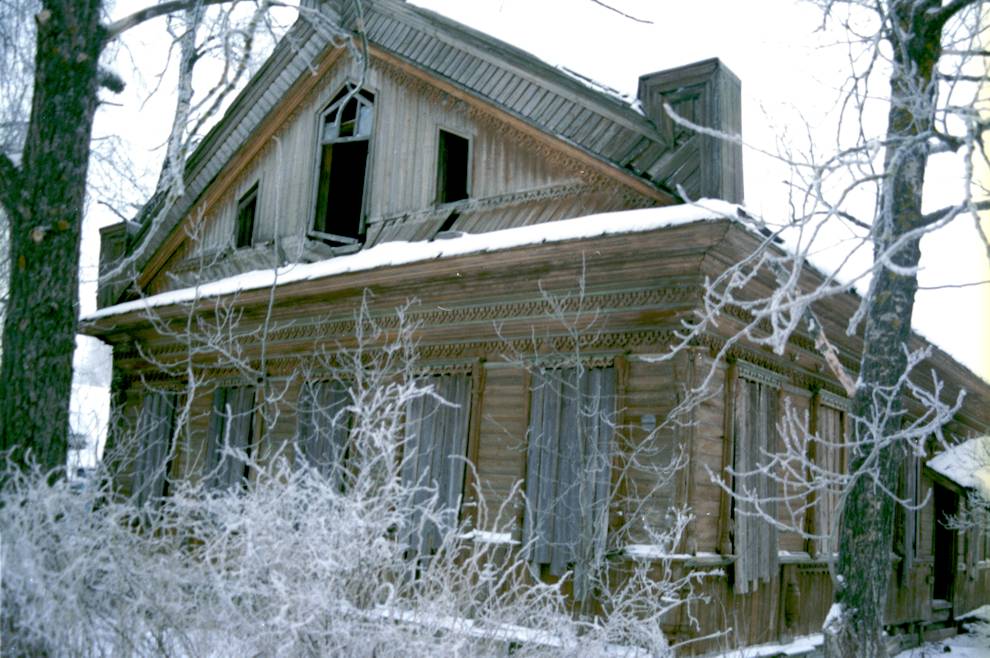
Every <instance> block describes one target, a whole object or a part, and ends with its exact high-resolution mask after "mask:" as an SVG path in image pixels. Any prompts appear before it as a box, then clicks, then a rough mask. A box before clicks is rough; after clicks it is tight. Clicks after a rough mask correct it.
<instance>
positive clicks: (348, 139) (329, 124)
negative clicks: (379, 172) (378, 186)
mask: <svg viewBox="0 0 990 658" xmlns="http://www.w3.org/2000/svg"><path fill="white" fill-rule="evenodd" d="M373 123H374V95H372V94H371V93H369V92H367V91H364V90H361V91H357V92H355V91H354V88H353V87H352V86H350V85H348V86H347V87H346V88H345V89H344V90H343V91H341V92H340V93H339V94H337V96H336V97H335V98H334V100H333V102H332V103H331V104H330V107H328V108H327V110H326V111H325V112H324V113H323V116H322V118H321V121H320V169H319V178H318V181H317V194H316V217H315V220H314V223H313V235H315V236H316V237H319V238H321V239H323V240H325V241H327V242H330V243H331V244H336V245H359V244H361V243H362V242H363V240H364V197H365V179H366V178H367V168H368V150H369V144H370V141H371V127H372V125H373Z"/></svg>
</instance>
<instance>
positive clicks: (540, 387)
mask: <svg viewBox="0 0 990 658" xmlns="http://www.w3.org/2000/svg"><path fill="white" fill-rule="evenodd" d="M570 371H573V372H574V376H575V380H574V381H573V383H572V382H571V379H570V378H571V376H572V375H571V374H569V373H570ZM594 371H600V372H602V373H605V374H604V375H603V376H601V381H600V382H599V384H600V388H599V389H598V395H597V396H594V397H595V398H597V400H596V401H592V402H590V406H588V405H589V403H588V402H586V401H585V399H584V396H583V393H584V386H585V385H586V384H585V381H583V378H584V377H586V376H588V375H590V373H592V372H594ZM547 372H557V373H561V374H558V375H556V376H554V377H547V376H546V375H545V373H547ZM530 375H531V376H530V378H529V379H530V387H529V389H530V390H529V402H528V406H529V417H528V419H527V446H526V505H525V510H524V519H523V544H524V545H525V546H527V550H528V551H529V554H528V556H527V561H528V562H529V563H530V566H531V568H532V569H533V570H534V572H536V573H541V572H543V571H546V572H547V573H549V575H551V576H560V575H563V573H565V572H566V571H567V570H573V571H574V578H573V587H574V590H573V591H574V596H575V597H576V598H577V599H578V600H583V599H584V598H585V596H586V595H587V594H588V593H589V589H590V588H589V587H588V576H589V575H590V574H589V568H594V567H595V566H596V564H597V561H595V562H593V563H591V564H589V563H587V562H586V560H585V561H582V556H584V557H587V550H586V549H589V548H590V549H591V550H593V551H594V552H595V554H596V556H597V557H599V558H602V559H603V558H604V554H605V550H606V547H607V542H608V536H609V530H610V527H609V525H610V524H609V520H610V506H609V498H610V496H611V494H612V479H613V472H612V471H613V458H614V456H615V452H616V448H617V441H618V438H617V436H616V426H617V424H618V422H619V409H618V408H617V407H618V389H619V375H618V369H617V368H616V367H615V365H614V364H607V365H590V364H580V365H567V366H561V367H551V366H548V367H546V368H536V369H534V370H533V371H532V372H531V373H530ZM564 386H572V390H574V391H575V393H574V395H575V396H576V397H575V398H574V399H572V400H568V398H567V397H566V396H565V393H564V392H563V387H564ZM547 391H551V393H552V395H553V398H554V399H555V401H548V400H549V398H548V397H547ZM606 400H608V401H606ZM603 402H604V404H603ZM568 403H570V404H571V405H577V410H578V411H579V413H578V415H577V416H576V418H577V419H578V421H577V422H574V423H573V425H572V426H570V427H568V426H567V425H566V424H565V423H566V422H567V420H568V418H569V416H568V415H567V414H566V413H565V408H566V406H567V405H568ZM548 405H551V406H553V407H555V408H556V415H557V420H556V421H555V422H554V425H555V427H556V433H555V434H556V435H555V436H554V437H552V438H550V439H549V440H548V439H545V438H544V432H545V431H546V430H547V429H548V425H547V413H546V412H547V410H548ZM584 409H589V410H590V409H593V410H594V412H593V413H588V412H585V411H583V410H584ZM581 418H585V419H588V420H590V419H592V418H595V419H596V420H595V421H593V424H594V426H595V427H593V428H590V429H591V431H593V432H594V433H595V436H596V437H597V438H596V439H594V440H593V442H594V443H595V446H594V449H595V450H596V454H595V455H592V458H600V459H601V460H602V465H601V467H600V470H599V471H598V472H594V473H590V471H589V470H588V469H585V473H584V474H585V476H586V477H591V478H593V480H592V481H591V482H590V486H591V496H592V500H591V501H590V503H589V506H590V507H593V508H594V509H592V510H591V518H590V522H591V523H592V524H598V525H592V526H591V527H590V528H587V527H586V524H585V521H586V520H587V519H586V518H584V517H583V516H582V511H583V506H582V505H580V504H579V505H578V507H577V508H574V509H571V510H565V511H566V512H568V513H569V515H568V518H567V519H563V517H562V516H561V514H560V511H559V506H560V505H562V504H565V503H564V502H563V501H564V497H565V496H568V497H569V496H572V495H573V492H572V491H569V489H571V488H572V486H573V485H572V486H571V487H564V489H565V490H564V491H563V492H561V491H560V490H559V487H560V483H559V478H558V477H556V474H557V473H559V470H560V468H561V462H562V459H561V457H562V455H563V456H564V460H566V454H569V453H564V452H563V451H561V450H557V451H556V454H554V455H553V456H552V459H553V463H552V464H545V463H544V461H543V460H544V459H545V458H546V455H547V453H548V451H550V450H551V449H552V448H553V446H559V444H560V442H561V440H562V439H563V438H565V436H567V433H568V432H573V433H574V434H573V435H572V436H576V437H577V438H576V440H579V441H580V440H582V437H587V436H588V435H587V434H584V433H583V432H587V431H588V429H585V430H582V429H581V428H580V426H579V425H580V424H581V421H580V419H581ZM603 428H604V429H605V431H604V432H602V429H603ZM537 432H539V433H537ZM602 442H604V450H605V452H604V453H601V452H598V451H599V450H600V449H601V448H602V445H601V443H602ZM534 452H535V454H534ZM581 461H582V462H583V458H582V459H581ZM576 467H581V468H583V467H584V464H583V463H582V464H576ZM547 470H550V471H552V472H553V473H554V477H553V478H552V479H551V480H550V481H548V479H547V478H546V477H544V475H545V473H546V471H547ZM589 473H590V474H589ZM575 484H578V483H575ZM534 487H536V488H535V489H534ZM587 491H588V487H587V486H583V487H580V488H579V489H578V491H577V499H578V500H577V502H578V503H583V502H587V501H585V500H584V498H583V496H584V495H586V492H587ZM548 495H549V502H546V503H545V501H544V499H546V498H547V496H548ZM571 507H572V508H573V507H574V506H573V505H572V506H571ZM544 514H545V515H546V518H544ZM572 517H576V520H574V519H573V518H572ZM601 517H603V518H601ZM562 519H563V520H562ZM571 526H573V527H571ZM544 528H548V530H549V531H548V534H550V535H551V537H550V538H549V539H542V538H541V534H542V532H543V529H544ZM571 531H573V532H575V533H576V537H577V538H576V540H575V543H574V544H573V545H567V544H562V543H561V542H560V541H559V535H560V533H561V532H562V533H563V534H564V535H568V534H569V533H570V532H571ZM589 538H590V541H591V545H590V546H588V544H587V540H588V539H589ZM567 553H573V554H574V558H575V559H574V560H573V561H571V560H567V559H566V558H568V557H570V556H568V555H567Z"/></svg>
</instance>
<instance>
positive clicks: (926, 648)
mask: <svg viewBox="0 0 990 658" xmlns="http://www.w3.org/2000/svg"><path fill="white" fill-rule="evenodd" d="M959 619H961V620H964V622H963V625H964V628H965V629H966V633H964V634H962V635H957V636H955V637H950V638H949V639H947V640H941V641H939V642H928V643H926V644H923V645H921V646H920V647H916V648H914V649H908V650H907V651H902V652H901V653H899V654H897V656H895V658H933V657H934V656H953V657H954V658H990V605H984V606H982V607H980V608H977V609H976V610H973V611H972V612H970V613H969V614H966V615H963V616H962V617H960V618H959Z"/></svg>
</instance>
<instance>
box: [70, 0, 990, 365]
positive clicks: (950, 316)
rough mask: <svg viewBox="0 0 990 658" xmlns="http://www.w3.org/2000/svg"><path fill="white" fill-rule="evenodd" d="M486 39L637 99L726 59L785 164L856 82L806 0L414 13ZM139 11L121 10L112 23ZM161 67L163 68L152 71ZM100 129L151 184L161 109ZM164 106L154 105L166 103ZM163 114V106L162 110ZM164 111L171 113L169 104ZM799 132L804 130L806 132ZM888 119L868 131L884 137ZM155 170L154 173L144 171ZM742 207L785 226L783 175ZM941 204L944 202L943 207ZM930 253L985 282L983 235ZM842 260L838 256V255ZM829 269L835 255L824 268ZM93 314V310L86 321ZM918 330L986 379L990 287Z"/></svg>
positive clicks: (479, 6)
mask: <svg viewBox="0 0 990 658" xmlns="http://www.w3.org/2000/svg"><path fill="white" fill-rule="evenodd" d="M413 1H414V4H417V5H420V6H422V7H426V8H428V9H431V10H433V11H436V12H438V13H441V14H444V15H446V16H449V17H451V18H453V19H455V20H458V21H461V22H463V23H466V24H468V25H470V26H472V27H474V28H476V29H478V30H481V31H483V32H486V33H488V34H491V35H493V36H495V37H497V38H500V39H503V40H505V41H508V42H510V43H512V44H513V45H516V46H518V47H521V48H523V49H525V50H527V51H529V52H532V53H533V54H535V55H537V56H538V57H540V58H541V59H544V60H546V61H547V62H549V63H551V64H557V65H561V66H566V67H567V68H569V69H572V70H574V71H577V72H578V73H581V74H583V75H585V76H588V77H590V78H593V79H595V80H597V81H599V82H601V83H604V84H606V85H608V86H610V87H613V88H615V89H617V90H619V91H621V92H625V93H627V94H629V95H631V96H634V95H635V92H636V85H637V81H638V78H639V76H640V75H642V74H645V73H649V72H652V71H658V70H661V69H666V68H671V67H675V66H680V65H683V64H688V63H691V62H694V61H697V60H700V59H706V58H709V57H719V58H721V59H722V60H723V62H725V63H726V65H727V66H728V67H729V68H730V69H732V71H733V72H735V74H736V75H737V76H739V78H740V79H741V80H742V91H743V136H744V139H745V140H746V141H747V142H748V143H751V144H753V145H755V146H757V147H759V148H762V149H766V150H769V151H776V143H777V141H778V140H779V139H781V138H787V137H790V138H793V139H796V140H797V142H798V143H799V144H800V143H801V142H802V140H803V139H804V138H805V136H806V135H807V134H808V131H809V129H808V128H807V125H810V126H812V128H811V134H812V135H813V136H814V139H815V140H816V141H818V142H819V143H820V144H822V145H827V143H828V141H829V139H830V137H832V134H833V132H834V129H829V126H830V125H831V123H830V122H834V117H835V113H834V112H833V109H834V107H835V103H836V100H837V98H838V91H837V90H838V87H839V86H840V85H841V84H842V82H843V79H844V75H845V73H844V72H845V71H846V70H847V66H846V59H845V53H846V51H845V50H844V49H843V48H841V47H836V46H834V45H830V44H834V43H836V42H837V41H838V40H839V39H840V38H841V35H840V34H834V33H833V34H829V33H825V34H823V33H816V28H818V27H819V25H820V14H819V13H818V10H817V9H816V8H815V7H813V6H811V5H809V4H807V3H803V2H798V1H797V0H751V1H749V2H741V1H739V0H691V1H689V2H683V1H675V0H611V1H610V4H611V5H612V6H615V7H617V8H620V9H622V10H623V11H625V12H627V13H629V14H631V15H634V16H636V17H639V18H642V19H646V20H650V21H652V23H651V24H642V23H637V22H634V21H632V20H630V19H627V18H623V17H621V16H619V15H617V14H615V13H613V12H611V11H608V10H607V9H605V8H602V7H600V6H598V5H596V4H595V3H593V2H591V0H413ZM143 4H144V3H143V2H137V1H133V2H132V1H131V0H122V2H120V3H119V6H118V9H117V10H115V11H114V12H113V15H114V16H119V15H123V14H124V13H127V12H128V11H130V10H132V8H134V7H140V6H142V5H143ZM164 36H165V33H164V31H163V30H162V25H161V24H160V23H158V24H152V25H148V26H146V28H144V29H142V30H140V31H135V33H134V34H133V35H131V36H130V37H129V43H130V50H129V51H127V52H123V53H122V55H121V58H119V59H118V62H119V64H120V67H121V69H122V70H121V73H123V74H124V77H125V79H129V77H130V74H129V69H128V68H127V67H128V66H130V65H129V63H128V62H129V61H130V59H140V60H142V62H143V61H147V59H145V58H148V59H151V60H152V63H151V64H146V63H142V64H141V68H143V69H144V70H146V71H148V70H155V71H157V70H159V69H160V68H161V67H162V66H163V59H164V52H165V49H166V48H167V42H163V39H164ZM154 53H157V55H158V57H159V61H154V55H153V54H154ZM153 84H154V83H153V81H145V82H143V83H131V89H130V90H129V94H128V97H133V98H138V97H140V96H141V95H142V94H144V93H146V92H147V91H148V89H150V88H151V87H152V86H153ZM118 100H120V101H121V102H122V103H123V104H124V107H108V108H105V109H104V110H103V111H101V113H100V116H98V120H97V126H96V133H97V135H100V134H104V135H105V134H124V135H126V136H127V137H128V138H129V139H131V140H132V141H134V142H135V143H136V144H137V145H138V146H137V151H136V153H137V155H135V156H134V157H135V162H134V163H133V164H132V165H131V166H132V167H136V168H140V167H142V166H144V167H147V168H148V170H149V171H151V172H156V171H157V167H158V162H160V160H161V155H160V153H161V151H160V149H158V150H153V149H155V147H156V146H158V145H159V144H160V143H161V141H162V140H163V139H164V129H165V128H166V127H167V124H168V119H167V118H163V117H165V115H164V113H161V112H159V111H158V110H156V109H155V107H154V103H148V104H146V105H144V106H143V107H142V108H138V107H136V106H135V104H134V101H133V100H128V98H121V99H118ZM160 100H161V96H159V101H160ZM160 104H162V103H160ZM163 104H164V105H166V106H167V105H168V103H163ZM802 119H803V120H802ZM882 119H883V117H882V115H881V116H876V117H872V118H871V120H872V121H873V122H874V124H875V125H873V126H870V128H871V129H874V130H877V131H880V130H882ZM145 156H146V159H145ZM744 157H745V164H744V168H745V184H746V203H747V205H748V206H749V207H751V208H752V209H753V210H755V211H756V212H760V213H762V214H763V215H764V216H766V217H767V218H768V219H773V218H774V217H779V218H781V219H784V218H785V217H786V212H787V205H786V190H785V188H784V186H783V185H782V184H781V181H782V180H783V179H784V178H786V176H787V170H786V169H785V168H783V167H782V166H780V165H777V164H775V163H773V162H772V161H770V160H769V159H767V158H766V157H764V156H760V155H759V154H758V153H756V152H755V151H747V152H746V153H745V156H744ZM934 174H935V175H937V176H938V178H937V179H936V178H935V176H934V175H933V173H932V172H930V174H929V179H930V181H931V184H930V185H929V188H931V189H929V190H927V191H926V203H928V204H929V205H931V206H932V207H936V206H937V205H941V203H942V199H943V198H945V197H947V196H948V198H952V197H951V192H952V190H953V189H958V185H959V182H958V181H959V176H957V175H955V169H954V168H953V167H952V166H951V163H949V164H947V165H946V164H940V165H939V167H937V168H936V171H934ZM940 197H941V198H940ZM91 211H92V212H91V215H92V221H91V222H90V228H91V232H90V235H89V237H88V245H87V253H90V254H92V244H93V242H94V237H95V241H96V242H98V236H95V235H94V233H93V232H92V229H93V228H94V227H96V226H97V225H99V224H103V223H106V222H107V221H109V220H108V217H107V215H106V214H105V213H102V212H101V211H100V209H99V208H98V207H96V206H93V205H91ZM922 247H923V254H924V255H923V271H922V272H921V276H920V278H921V283H922V285H923V286H934V285H946V284H962V283H970V282H974V281H980V280H986V279H987V278H990V271H988V268H987V264H986V262H985V257H984V254H983V251H982V248H981V246H980V244H979V242H978V240H977V239H976V235H975V229H974V228H973V227H972V225H971V224H970V223H968V221H963V222H958V223H957V225H953V226H950V227H949V228H948V229H946V230H944V231H943V232H942V234H940V235H939V236H938V237H937V238H935V237H929V238H926V239H925V241H923V243H922ZM832 255H833V256H834V255H835V254H832ZM822 256H823V257H824V258H826V259H827V258H828V256H829V255H828V254H823V255H822ZM92 308H93V303H92V302H91V301H88V300H84V302H83V310H84V311H86V310H90V309H92ZM914 324H915V327H916V329H917V330H918V331H919V332H921V333H922V334H924V335H925V336H926V337H928V338H929V339H931V340H933V341H934V342H935V343H937V344H938V345H939V346H940V347H942V348H943V349H945V350H946V351H948V352H949V353H950V354H952V355H953V356H954V357H956V358H957V359H959V360H960V361H962V362H963V363H964V364H966V365H967V366H968V367H969V368H971V369H972V370H974V371H976V372H978V373H980V374H981V375H982V376H983V377H984V378H986V379H990V286H987V285H982V286H976V287H968V288H963V289H958V288H950V289H939V290H933V291H921V292H920V293H919V295H918V300H917V304H916V307H915V318H914Z"/></svg>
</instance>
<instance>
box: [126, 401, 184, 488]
mask: <svg viewBox="0 0 990 658" xmlns="http://www.w3.org/2000/svg"><path fill="white" fill-rule="evenodd" d="M175 397H176V396H175V393H171V392H166V391H150V392H148V394H147V395H145V396H144V400H143V401H142V403H141V415H140V416H139V418H138V427H137V436H138V442H139V446H140V448H139V450H140V452H139V453H138V458H137V460H136V463H135V468H134V475H135V478H134V486H133V495H134V501H135V502H136V503H137V504H138V505H144V504H145V503H146V502H148V501H150V500H153V499H155V498H160V497H161V496H163V495H164V494H165V484H166V477H167V475H168V473H167V470H168V455H169V452H170V450H171V442H172V433H173V431H174V429H175Z"/></svg>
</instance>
